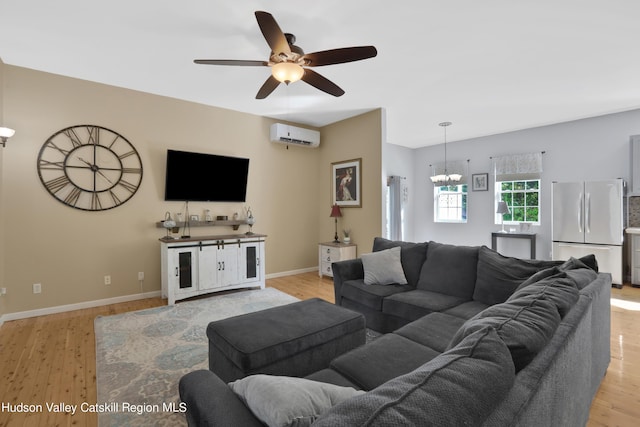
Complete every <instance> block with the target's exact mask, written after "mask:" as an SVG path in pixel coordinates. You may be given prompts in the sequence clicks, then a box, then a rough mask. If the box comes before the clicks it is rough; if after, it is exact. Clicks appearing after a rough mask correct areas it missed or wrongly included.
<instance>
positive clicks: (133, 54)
mask: <svg viewBox="0 0 640 427" xmlns="http://www.w3.org/2000/svg"><path fill="white" fill-rule="evenodd" d="M256 10H266V11H268V12H270V13H271V14H273V16H274V17H275V18H276V20H277V21H278V23H279V24H280V27H281V28H282V29H283V30H284V31H285V32H291V33H293V34H295V35H296V37H297V43H296V44H297V45H298V46H300V47H302V48H303V49H304V50H305V51H306V52H315V51H320V50H326V49H333V48H338V47H348V46H358V45H374V46H376V48H377V49H378V56H377V57H376V58H373V59H368V60H365V61H360V62H353V63H348V64H340V65H331V66H326V67H318V68H315V71H318V72H320V73H321V74H322V75H324V76H325V77H327V78H329V79H330V80H332V81H334V82H335V83H336V84H338V85H339V86H341V87H342V88H343V89H344V90H345V91H346V94H345V95H343V96H342V97H340V98H335V97H333V96H330V95H327V94H325V93H324V92H320V91H318V90H316V89H314V88H312V87H311V86H309V85H307V84H306V83H304V82H297V83H294V84H292V85H291V86H289V87H286V86H285V85H281V86H280V87H279V88H278V89H276V91H275V92H274V93H273V94H271V96H269V97H268V98H267V99H265V100H256V99H255V94H256V92H257V91H258V89H259V88H260V86H261V85H262V83H263V82H264V81H265V80H266V78H267V77H268V75H269V70H268V69H267V68H262V67H219V66H218V67H216V66H207V65H196V64H194V63H193V59H195V58H198V59H202V58H214V59H250V60H267V58H268V55H269V51H270V49H269V48H268V46H267V44H266V42H265V40H264V38H263V37H262V34H261V32H260V29H259V28H258V25H257V23H256V19H255V17H254V14H253V13H254V11H256ZM0 16H1V17H2V23H1V24H0V58H2V60H3V61H4V62H5V63H6V64H11V65H16V66H20V67H27V68H32V69H36V70H41V71H46V72H51V73H57V74H62V75H66V76H71V77H76V78H80V79H86V80H91V81H96V82H101V83H107V84H110V85H115V86H121V87H125V88H130V89H135V90H139V91H144V92H149V93H154V94H159V95H165V96H170V97H175V98H179V99H184V100H189V101H194V102H199V103H203V104H208V105H214V106H218V107H223V108H229V109H232V110H237V111H243V112H247V113H252V114H258V115H263V116H268V117H273V118H279V119H283V120H284V119H286V120H291V121H294V122H298V123H301V124H308V125H312V126H323V125H326V124H329V123H333V122H335V121H338V120H341V119H344V118H347V117H351V116H354V115H357V114H360V113H362V112H365V111H369V110H372V109H374V108H378V107H382V108H384V109H386V117H387V141H388V142H390V143H393V144H398V145H404V146H407V147H422V146H427V145H432V144H438V143H441V142H442V140H443V133H442V128H440V127H438V123H439V122H442V121H452V122H453V126H451V127H450V128H449V129H448V130H447V138H448V140H449V141H453V140H460V139H467V138H472V137H477V136H484V135H491V134H496V133H502V132H507V131H512V130H517V129H524V128H529V127H534V126H540V125H545V124H552V123H559V122H563V121H568V120H574V119H579V118H585V117H591V116H597V115H602V114H607V113H613V112H619V111H625V110H630V109H636V108H640V55H639V54H638V51H639V46H638V33H636V31H637V27H636V25H638V22H639V20H640V2H638V1H637V0H538V1H533V0H530V1H524V0H520V1H516V0H449V1H444V0H441V1H434V0H427V1H421V0H407V1H399V2H395V3H394V2H389V1H384V2H383V1H380V0H339V1H338V0H321V1H318V0H316V1H304V0H272V1H268V2H267V1H256V0H242V1H231V0H217V1H216V0H185V1H183V2H176V1H168V0H104V1H89V0H56V1H50V0H1V2H0ZM5 107H7V106H6V105H5ZM7 125H9V124H7Z"/></svg>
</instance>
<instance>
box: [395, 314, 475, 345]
mask: <svg viewBox="0 0 640 427" xmlns="http://www.w3.org/2000/svg"><path fill="white" fill-rule="evenodd" d="M464 322H465V321H464V319H461V318H459V317H455V316H451V315H450V314H444V313H431V314H429V315H427V316H424V317H422V318H421V319H418V320H416V321H414V322H411V323H409V324H408V325H405V326H403V327H401V328H400V329H398V330H397V331H395V332H394V334H398V335H401V336H403V337H405V338H409V339H410V340H411V341H415V342H417V343H419V344H422V345H424V346H427V347H429V348H432V349H434V350H436V351H439V352H444V351H445V350H446V349H447V346H448V345H449V343H450V342H451V338H453V336H454V335H455V334H456V332H457V331H458V329H460V327H461V326H462V325H463V324H464Z"/></svg>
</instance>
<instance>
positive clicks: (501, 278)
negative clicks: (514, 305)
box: [473, 246, 561, 305]
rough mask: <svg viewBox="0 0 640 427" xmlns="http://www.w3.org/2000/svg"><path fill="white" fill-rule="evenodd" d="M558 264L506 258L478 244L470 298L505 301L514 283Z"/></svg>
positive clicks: (516, 285)
mask: <svg viewBox="0 0 640 427" xmlns="http://www.w3.org/2000/svg"><path fill="white" fill-rule="evenodd" d="M558 264H561V262H560V261H540V260H524V259H520V258H513V257H506V256H504V255H500V254H499V253H498V252H496V251H494V250H492V249H489V248H488V247H486V246H482V247H481V248H480V250H479V253H478V270H477V279H476V282H475V289H474V291H473V299H474V300H475V301H480V302H483V303H485V304H489V305H493V304H499V303H501V302H505V301H506V300H507V298H509V296H510V295H511V294H512V293H513V292H514V291H515V290H516V288H517V287H518V285H520V284H521V283H522V282H524V281H525V280H527V279H528V278H529V277H530V276H532V275H533V274H535V273H537V272H538V271H540V270H544V269H547V268H551V267H553V266H555V265H558Z"/></svg>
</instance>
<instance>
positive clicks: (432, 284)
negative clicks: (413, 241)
mask: <svg viewBox="0 0 640 427" xmlns="http://www.w3.org/2000/svg"><path fill="white" fill-rule="evenodd" d="M477 267H478V248H477V247H471V246H455V245H446V244H443V243H437V242H429V247H428V248H427V259H426V261H425V262H424V265H423V266H422V271H421V272H420V279H419V280H418V285H417V288H418V289H422V290H425V291H432V292H439V293H441V294H446V295H451V296H454V297H459V298H462V299H463V300H471V297H472V295H473V287H474V286H475V283H476V270H477Z"/></svg>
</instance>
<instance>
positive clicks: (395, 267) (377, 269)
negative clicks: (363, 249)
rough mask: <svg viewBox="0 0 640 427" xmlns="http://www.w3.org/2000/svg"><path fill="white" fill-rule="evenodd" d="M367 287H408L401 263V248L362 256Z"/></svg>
mask: <svg viewBox="0 0 640 427" xmlns="http://www.w3.org/2000/svg"><path fill="white" fill-rule="evenodd" d="M360 258H361V259H362V267H363V268H364V283H365V285H392V284H394V283H396V284H398V285H406V284H407V278H406V277H405V276H404V271H403V270H402V263H401V262H400V248H399V247H395V248H391V249H385V250H383V251H378V252H371V253H370V254H362V256H361V257H360Z"/></svg>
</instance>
